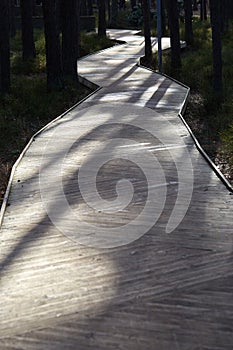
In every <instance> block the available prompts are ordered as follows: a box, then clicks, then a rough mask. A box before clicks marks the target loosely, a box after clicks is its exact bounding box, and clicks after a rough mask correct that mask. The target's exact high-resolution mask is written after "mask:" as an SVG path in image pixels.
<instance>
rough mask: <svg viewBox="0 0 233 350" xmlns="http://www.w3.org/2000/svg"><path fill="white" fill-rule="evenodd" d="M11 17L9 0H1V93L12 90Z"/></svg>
mask: <svg viewBox="0 0 233 350" xmlns="http://www.w3.org/2000/svg"><path fill="white" fill-rule="evenodd" d="M9 32H10V19H9V2H8V0H1V1H0V94H4V93H7V92H9V90H10V43H9V41H10V38H9V36H10V33H9Z"/></svg>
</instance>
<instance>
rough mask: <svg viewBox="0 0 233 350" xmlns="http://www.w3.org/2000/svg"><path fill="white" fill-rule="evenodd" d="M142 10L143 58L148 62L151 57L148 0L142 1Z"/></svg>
mask: <svg viewBox="0 0 233 350" xmlns="http://www.w3.org/2000/svg"><path fill="white" fill-rule="evenodd" d="M142 12H143V27H144V37H145V59H146V60H147V61H148V62H149V61H150V59H151V57H152V47H151V28H150V4H149V0H143V1H142Z"/></svg>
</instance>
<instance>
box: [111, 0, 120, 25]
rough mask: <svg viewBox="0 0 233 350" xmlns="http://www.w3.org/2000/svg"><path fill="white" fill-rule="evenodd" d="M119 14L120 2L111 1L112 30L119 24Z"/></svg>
mask: <svg viewBox="0 0 233 350" xmlns="http://www.w3.org/2000/svg"><path fill="white" fill-rule="evenodd" d="M117 14H118V1H117V0H112V1H111V12H110V23H109V25H110V28H114V27H116V24H117Z"/></svg>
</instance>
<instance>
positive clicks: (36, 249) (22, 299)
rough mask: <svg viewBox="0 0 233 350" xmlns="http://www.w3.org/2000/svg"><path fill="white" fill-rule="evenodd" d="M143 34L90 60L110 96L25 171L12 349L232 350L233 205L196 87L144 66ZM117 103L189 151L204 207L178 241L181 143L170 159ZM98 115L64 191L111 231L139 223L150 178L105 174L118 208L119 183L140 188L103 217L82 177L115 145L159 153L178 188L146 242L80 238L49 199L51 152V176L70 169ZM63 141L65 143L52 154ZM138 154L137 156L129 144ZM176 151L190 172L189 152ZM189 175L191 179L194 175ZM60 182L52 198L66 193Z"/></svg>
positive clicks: (36, 147) (11, 230) (128, 168)
mask: <svg viewBox="0 0 233 350" xmlns="http://www.w3.org/2000/svg"><path fill="white" fill-rule="evenodd" d="M133 34H135V33H134V32H133V33H132V32H129V31H125V32H124V31H120V30H117V31H114V30H112V31H110V35H111V36H112V37H116V38H117V39H119V40H120V39H122V40H124V41H126V38H127V43H126V44H124V45H118V46H115V47H113V48H111V49H107V50H105V51H102V52H100V53H97V54H94V55H91V56H88V57H86V58H84V59H82V60H81V61H80V62H79V73H80V74H81V76H82V77H84V78H86V79H90V80H91V81H92V82H93V83H95V84H97V85H100V86H102V87H103V88H102V89H101V90H99V91H98V92H97V93H96V94H94V95H92V96H91V97H90V98H88V99H87V100H86V101H84V102H83V103H82V104H80V105H79V106H77V107H76V108H75V109H74V110H73V111H70V112H69V113H67V114H66V115H65V116H64V117H63V118H62V119H60V120H57V121H55V122H54V123H53V124H51V125H50V126H49V127H48V128H47V129H46V130H44V131H43V132H42V133H41V134H39V135H38V136H37V137H36V138H35V141H34V142H33V143H32V144H31V146H30V147H29V149H28V150H27V152H26V154H25V155H24V157H23V159H22V161H21V162H20V164H19V165H18V167H17V169H16V172H15V175H14V179H13V183H12V187H11V193H10V197H9V206H8V207H7V209H6V212H5V216H4V221H3V224H2V227H1V235H0V239H1V264H0V273H1V280H0V288H1V299H0V315H1V322H0V349H1V350H5V349H6V350H8V349H12V350H13V349H25V350H26V349H27V350H29V349H30V350H41V349H46V350H53V349H54V350H62V349H74V350H76V349H78V350H86V349H93V350H113V349H114V350H115V349H118V350H131V349H132V350H133V349H134V350H142V349H143V350H170V349H171V350H174V349H175V350H176V349H178V350H200V349H201V350H228V349H229V350H232V347H233V259H232V246H233V222H232V218H233V196H231V195H230V194H229V192H228V191H227V190H226V188H225V187H224V185H223V184H222V183H221V181H220V180H219V179H218V178H217V177H216V175H215V174H214V172H213V171H212V169H211V168H210V167H209V165H208V164H207V163H206V161H205V159H204V158H203V157H202V156H201V155H200V153H199V152H198V151H197V149H196V147H195V145H194V143H193V141H192V139H191V137H190V135H189V133H188V131H187V129H186V128H185V127H184V125H183V124H182V122H181V121H180V119H179V118H178V113H179V111H180V110H181V109H182V106H183V104H184V102H185V99H186V97H187V89H186V88H185V87H183V86H181V85H179V84H177V83H175V82H174V81H172V80H170V79H168V78H166V77H163V76H161V75H159V74H157V73H154V72H151V71H149V70H146V69H143V68H141V67H138V66H136V63H137V61H138V58H139V57H140V56H141V55H142V54H143V41H142V38H141V37H139V36H133ZM114 103H115V104H119V106H121V107H122V106H128V107H127V108H129V109H130V108H131V109H132V110H136V109H137V108H139V110H141V109H142V110H143V109H145V108H146V109H148V108H149V112H148V113H149V114H150V116H151V123H153V125H152V124H151V129H153V127H154V125H156V126H157V129H158V134H160V135H164V137H167V139H168V140H169V139H170V140H172V139H173V135H171V130H173V129H172V128H171V129H170V130H169V128H168V129H166V130H165V129H164V128H162V127H161V120H160V117H162V118H164V120H166V121H168V122H169V123H171V125H172V126H174V127H175V129H176V132H177V134H178V135H179V138H180V140H183V142H184V144H185V145H186V147H187V149H188V150H189V153H190V157H191V159H192V164H193V171H194V190H193V195H192V200H191V204H190V206H189V208H188V211H187V214H186V215H185V217H184V219H183V221H182V223H181V224H180V225H179V226H178V227H177V228H176V229H175V231H173V232H172V233H170V234H168V233H166V232H165V227H166V225H167V222H168V219H169V217H170V215H171V212H172V208H173V207H174V204H175V202H176V199H177V190H178V188H177V182H178V178H177V170H176V167H175V165H174V162H173V160H172V159H171V155H170V154H169V151H168V149H169V147H170V148H172V147H173V148H174V146H175V145H174V144H172V142H170V144H169V142H168V143H167V145H166V147H167V148H166V149H164V148H163V147H161V144H160V143H159V142H158V140H156V138H154V137H153V135H149V134H148V133H146V132H145V130H139V129H135V128H134V127H132V126H123V125H122V124H121V123H119V124H118V123H117V121H118V120H116V119H115V118H116V115H117V114H114V113H113V109H112V106H113V104H114ZM108 104H109V109H110V110H109V118H110V121H111V125H105V126H104V127H103V128H102V129H101V128H100V129H98V128H94V127H93V125H95V122H96V121H97V120H100V121H101V120H104V116H103V115H101V113H100V111H101V110H102V109H101V108H104V106H106V105H108ZM125 104H126V105H125ZM130 106H132V107H130ZM127 108H126V107H125V121H129V120H130V118H131V120H134V119H132V118H135V120H136V119H137V118H138V115H136V112H135V114H134V115H130V113H128V112H127V111H128V109H127ZM140 108H141V109H140ZM111 109H112V110H111ZM94 110H96V115H95V114H93V123H91V122H90V125H89V126H90V132H89V133H86V134H84V135H83V137H82V138H79V139H78V140H77V142H76V143H74V145H73V147H72V148H71V151H70V152H69V154H68V155H67V158H66V161H65V162H64V173H63V186H64V191H65V194H66V197H67V200H68V202H69V204H70V206H71V207H72V209H73V210H74V211H76V212H77V214H78V215H80V216H81V217H82V219H83V221H85V222H88V223H92V224H93V223H94V224H96V225H102V227H113V226H119V225H124V224H126V223H128V222H129V221H131V220H132V219H134V218H135V217H136V216H137V215H138V213H139V212H140V211H141V210H142V208H143V203H144V201H145V198H146V197H147V187H146V182H145V177H144V176H143V174H142V172H141V171H140V169H138V167H136V166H135V164H133V163H131V164H129V163H128V162H125V161H124V160H117V161H115V162H109V163H108V164H107V165H106V166H105V167H103V168H102V169H101V172H100V173H99V175H98V176H99V178H98V190H99V191H100V193H101V195H102V197H103V198H104V199H112V198H115V196H116V192H115V189H114V184H115V183H116V181H117V180H118V179H119V178H121V176H122V174H123V175H124V176H125V175H126V176H127V178H129V179H131V181H132V183H133V184H134V188H135V193H136V194H135V196H134V197H133V204H134V205H132V207H131V206H129V207H127V210H125V211H122V212H120V213H117V214H114V215H109V214H108V215H107V214H102V215H100V214H99V213H97V212H96V211H94V210H91V209H90V208H88V207H87V206H86V205H85V203H84V202H83V200H82V198H81V196H80V193H79V188H78V181H77V174H76V172H75V169H76V168H78V167H79V164H81V163H82V162H85V161H86V162H87V161H89V162H91V161H94V159H95V152H96V151H97V150H102V152H103V154H104V152H109V148H108V140H109V139H111V138H119V137H125V138H126V139H130V140H134V141H136V142H137V143H138V145H139V146H138V148H137V150H136V154H140V152H141V148H142V147H144V148H145V147H146V148H147V149H149V150H150V152H152V153H153V154H154V155H156V157H157V158H158V160H159V162H160V164H161V165H162V168H163V171H164V173H165V175H166V180H167V183H168V186H167V198H166V203H165V206H164V209H163V212H162V214H161V215H160V217H159V220H158V221H157V222H156V224H155V225H154V226H153V227H152V228H151V229H150V230H149V231H148V232H147V233H146V234H145V235H143V236H142V237H141V238H140V239H138V240H136V241H134V242H131V243H130V244H128V245H125V246H122V247H115V248H111V249H101V248H94V247H87V246H85V245H81V244H78V243H77V242H73V241H72V240H70V239H69V237H68V236H66V235H64V234H63V233H62V232H60V231H59V230H58V229H57V228H56V227H55V226H54V225H53V223H52V222H51V220H50V219H49V217H48V216H47V212H46V210H45V208H44V205H43V202H42V200H41V191H40V183H39V180H40V178H39V172H40V170H41V159H42V155H43V152H44V149H45V146H46V145H47V149H46V150H47V158H46V161H47V163H46V166H47V167H51V166H52V165H53V164H54V163H56V161H59V159H60V158H59V152H61V151H62V147H63V145H66V143H67V142H68V141H69V135H71V134H72V133H73V131H74V126H75V127H77V128H79V131H80V132H81V131H82V130H86V129H85V128H86V127H87V125H86V123H85V122H84V123H83V119H82V117H81V116H84V115H85V113H87V115H88V113H89V112H88V111H94ZM126 112H127V113H126ZM142 118H143V115H142ZM88 120H89V119H88ZM145 127H146V125H145ZM56 132H57V134H56V138H55V141H56V142H54V143H50V144H49V146H48V144H47V142H48V141H49V140H51V138H52V136H53V135H54V133H56ZM69 133H70V134H69ZM103 145H105V146H104V147H103ZM127 145H128V147H129V151H130V152H131V151H133V148H132V147H131V146H129V144H127V141H126V146H127ZM174 152H176V153H175V154H177V162H179V155H180V152H181V150H180V148H177V150H176V149H175V150H174ZM114 155H118V150H117V149H116V150H114V151H113V156H114ZM113 158H114V157H113ZM186 175H187V181H188V179H189V172H188V169H187V174H186ZM51 176H54V174H51ZM50 180H51V179H49V178H48V192H49V191H53V189H54V188H55V186H56V183H54V184H53V183H52V182H51V181H50ZM55 200H56V198H55ZM51 204H53V203H51ZM181 209H182V208H181ZM152 215H153V214H152ZM148 219H149V218H148ZM70 225H71V226H72V222H67V226H68V227H70ZM79 230H80V231H81V230H82V227H80V228H79Z"/></svg>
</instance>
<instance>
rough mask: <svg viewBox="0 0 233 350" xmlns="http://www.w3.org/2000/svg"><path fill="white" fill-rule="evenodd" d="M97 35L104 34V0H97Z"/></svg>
mask: <svg viewBox="0 0 233 350" xmlns="http://www.w3.org/2000/svg"><path fill="white" fill-rule="evenodd" d="M98 9H99V11H98V22H99V23H98V35H99V36H106V13H105V12H106V10H105V0H98Z"/></svg>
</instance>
